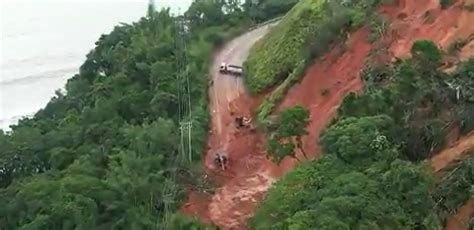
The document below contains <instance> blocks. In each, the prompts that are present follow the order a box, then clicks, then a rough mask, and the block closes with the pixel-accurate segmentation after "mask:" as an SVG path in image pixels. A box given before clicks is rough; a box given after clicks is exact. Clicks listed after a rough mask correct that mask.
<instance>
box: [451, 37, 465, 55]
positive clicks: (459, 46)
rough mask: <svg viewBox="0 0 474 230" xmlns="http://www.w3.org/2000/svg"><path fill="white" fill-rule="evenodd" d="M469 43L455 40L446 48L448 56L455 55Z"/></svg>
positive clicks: (463, 40)
mask: <svg viewBox="0 0 474 230" xmlns="http://www.w3.org/2000/svg"><path fill="white" fill-rule="evenodd" d="M468 42H469V41H468V40H467V39H456V40H455V41H454V42H453V43H451V45H449V47H448V53H449V54H457V53H458V52H459V51H461V49H462V48H463V47H464V46H466V45H467V43H468Z"/></svg>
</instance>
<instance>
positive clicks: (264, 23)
mask: <svg viewBox="0 0 474 230" xmlns="http://www.w3.org/2000/svg"><path fill="white" fill-rule="evenodd" d="M282 18H283V16H279V17H276V18H272V19H270V20H268V21H265V22H262V23H259V24H257V25H254V26H251V27H250V28H249V31H250V30H254V29H257V28H259V27H262V26H265V25H268V24H271V23H274V22H277V21H280V20H281V19H282Z"/></svg>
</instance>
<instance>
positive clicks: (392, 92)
mask: <svg viewBox="0 0 474 230" xmlns="http://www.w3.org/2000/svg"><path fill="white" fill-rule="evenodd" d="M412 55H413V58H412V59H410V60H399V61H398V62H396V63H393V64H391V65H388V66H382V67H372V68H369V69H368V70H366V71H364V73H363V80H364V83H365V87H366V89H365V91H366V92H365V93H364V94H363V95H359V96H356V95H355V94H350V95H348V96H347V97H346V98H345V99H344V102H343V104H342V106H341V107H340V109H339V116H340V117H350V116H356V117H359V116H373V115H378V114H387V115H389V116H391V117H392V119H393V120H394V121H395V122H396V123H397V126H398V127H399V133H398V138H399V140H398V141H397V143H399V144H400V145H401V149H402V152H403V155H404V157H406V158H407V159H410V160H422V159H425V158H426V157H427V156H428V155H429V154H430V153H431V152H433V151H437V150H439V149H441V148H442V147H443V146H444V140H445V137H446V135H447V130H448V129H450V128H451V127H453V126H456V125H457V126H458V127H461V131H462V133H467V132H469V131H470V130H472V129H473V128H474V124H473V119H472V118H471V117H472V116H469V115H468V113H470V112H472V111H474V110H473V106H474V103H473V102H474V101H472V99H470V98H471V96H470V95H472V93H473V92H474V83H473V82H472V78H471V76H472V70H473V69H474V60H469V61H467V62H466V63H464V64H462V65H461V66H460V67H459V68H458V70H456V71H455V73H453V74H450V76H448V75H447V74H445V73H443V72H442V71H439V70H438V66H439V65H440V61H441V53H440V51H439V50H438V49H437V47H436V46H435V45H434V44H433V43H431V42H429V41H418V42H416V43H415V44H414V45H413V48H412Z"/></svg>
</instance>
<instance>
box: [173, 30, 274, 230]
mask: <svg viewBox="0 0 474 230" xmlns="http://www.w3.org/2000/svg"><path fill="white" fill-rule="evenodd" d="M274 25H275V23H271V24H268V25H265V26H262V27H260V28H257V29H255V30H253V31H250V32H248V33H246V34H244V35H242V36H240V37H237V38H236V39H234V40H232V41H230V42H229V43H227V44H226V46H225V47H223V48H222V49H221V50H220V51H219V52H218V53H217V54H216V56H215V57H214V61H213V65H212V69H211V75H212V85H211V87H210V88H209V99H210V110H211V111H210V112H211V115H212V119H211V131H210V135H209V138H208V150H207V152H206V156H205V168H206V173H207V174H208V175H209V176H210V177H211V178H212V179H213V180H215V181H216V182H217V183H218V184H219V187H218V188H217V189H216V190H215V193H214V194H213V195H208V196H205V195H202V194H201V195H199V194H196V193H194V194H190V196H189V200H188V202H187V203H186V204H185V205H184V206H183V208H182V210H183V211H184V212H185V213H188V214H191V215H194V216H197V217H199V218H200V219H201V220H203V221H205V222H208V223H212V224H215V225H217V226H219V227H221V228H223V229H246V228H247V226H246V223H247V222H248V219H249V218H250V217H251V216H252V214H253V211H254V209H255V206H256V204H257V203H258V201H260V200H261V199H262V198H263V195H264V193H265V192H266V191H267V190H268V189H269V187H270V186H271V184H272V183H273V182H274V180H275V177H276V176H277V175H278V171H279V168H278V166H276V165H274V164H273V163H272V162H270V161H269V160H268V159H266V156H265V139H264V137H263V135H262V134H260V133H258V131H256V130H249V129H237V128H236V127H235V125H234V118H235V116H236V115H240V116H245V117H249V118H250V117H251V116H252V114H253V113H254V110H255V109H256V107H257V106H258V104H259V103H260V102H261V100H260V99H261V97H260V98H259V97H252V96H251V95H250V94H249V92H248V91H247V89H246V88H245V86H244V81H243V78H242V77H237V76H232V75H225V74H221V73H219V66H220V64H221V63H222V62H225V63H229V64H234V65H242V64H243V62H244V61H245V60H246V58H247V56H248V54H249V51H250V48H251V47H252V45H253V44H254V43H255V42H257V41H258V40H259V39H261V38H262V37H263V36H264V35H265V34H266V33H267V32H268V31H269V29H270V28H271V27H273V26H274ZM218 151H223V152H225V153H226V154H227V155H228V156H229V168H227V169H226V170H225V171H222V169H220V168H218V167H216V165H215V164H214V162H213V161H214V154H215V153H216V152H218Z"/></svg>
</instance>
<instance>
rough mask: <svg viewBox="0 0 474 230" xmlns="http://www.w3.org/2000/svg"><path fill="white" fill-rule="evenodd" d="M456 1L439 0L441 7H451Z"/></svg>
mask: <svg viewBox="0 0 474 230" xmlns="http://www.w3.org/2000/svg"><path fill="white" fill-rule="evenodd" d="M453 3H454V1H453V0H439V4H440V5H441V9H446V8H448V7H450V6H451V5H452V4H453Z"/></svg>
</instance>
